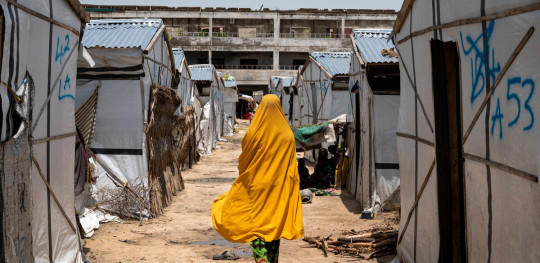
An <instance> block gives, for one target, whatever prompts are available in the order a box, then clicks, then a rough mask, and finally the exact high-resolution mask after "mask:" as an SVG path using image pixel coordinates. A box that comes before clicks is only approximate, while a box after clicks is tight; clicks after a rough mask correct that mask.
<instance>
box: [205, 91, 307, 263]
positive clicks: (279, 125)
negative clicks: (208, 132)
mask: <svg viewBox="0 0 540 263" xmlns="http://www.w3.org/2000/svg"><path fill="white" fill-rule="evenodd" d="M238 163H239V164H238V171H239V176H238V178H236V180H235V181H234V183H233V185H232V187H231V189H230V190H229V191H227V192H226V193H224V194H223V195H221V196H220V197H218V198H217V199H216V200H215V201H214V204H213V205H212V221H213V223H214V228H215V229H216V230H217V232H218V233H219V234H220V235H221V236H223V237H224V238H225V239H227V240H229V241H230V242H236V243H247V242H251V247H252V249H253V251H254V256H255V260H256V261H257V262H277V257H278V253H279V250H278V248H279V240H280V238H285V239H289V240H290V239H297V238H300V237H302V236H303V235H304V226H303V223H302V201H301V199H300V191H299V176H298V168H297V162H296V146H295V141H294V135H293V133H292V131H291V129H290V127H289V124H288V123H287V119H286V118H285V115H284V114H283V110H282V109H281V104H280V102H279V98H278V97H277V96H276V95H266V96H264V97H263V99H262V101H261V103H260V105H259V107H258V108H257V111H256V113H255V116H254V117H253V120H252V122H251V125H250V127H249V128H248V130H247V132H246V135H245V136H244V138H243V139H242V154H241V155H240V157H239V158H238ZM276 247H277V249H276Z"/></svg>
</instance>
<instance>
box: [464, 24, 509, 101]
mask: <svg viewBox="0 0 540 263" xmlns="http://www.w3.org/2000/svg"><path fill="white" fill-rule="evenodd" d="M494 27H495V21H491V22H490V23H489V25H488V27H487V29H486V39H487V41H486V45H485V47H483V41H482V33H480V35H478V36H477V37H476V38H475V39H473V38H472V37H471V36H466V37H465V41H463V35H462V33H461V32H460V33H459V37H460V40H461V48H462V49H463V53H464V54H465V56H469V55H472V56H471V62H470V63H471V79H472V89H471V98H470V100H471V104H473V103H474V102H475V101H476V99H477V98H478V96H480V95H481V94H482V92H483V91H484V87H485V85H486V76H485V74H484V67H485V65H486V64H487V65H488V74H489V76H488V77H490V78H491V80H492V81H491V83H493V82H494V81H495V79H496V78H497V74H498V73H500V72H501V64H500V63H499V62H497V63H495V49H494V48H492V47H491V46H490V42H491V36H492V35H493V29H494ZM464 42H467V44H468V45H469V47H468V48H465V44H464ZM490 51H491V66H490V65H489V64H488V63H487V61H486V59H485V58H486V56H485V55H486V52H487V54H488V55H489V52H490Z"/></svg>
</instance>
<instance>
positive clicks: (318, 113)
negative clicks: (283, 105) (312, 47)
mask: <svg viewBox="0 0 540 263" xmlns="http://www.w3.org/2000/svg"><path fill="white" fill-rule="evenodd" d="M350 61H351V53H349V52H314V53H311V54H310V56H309V60H308V61H307V62H306V64H305V65H304V67H303V68H302V69H301V70H300V71H299V76H298V78H299V81H298V86H297V88H298V96H299V99H300V101H301V102H300V107H301V108H300V111H302V113H301V114H300V113H299V115H300V116H302V118H301V120H300V121H299V124H300V125H305V124H315V123H318V122H322V121H328V120H331V119H334V118H336V117H338V116H340V115H342V114H349V112H348V109H349V107H347V105H349V103H350V102H349V92H348V85H349V67H350ZM295 114H296V113H295Z"/></svg>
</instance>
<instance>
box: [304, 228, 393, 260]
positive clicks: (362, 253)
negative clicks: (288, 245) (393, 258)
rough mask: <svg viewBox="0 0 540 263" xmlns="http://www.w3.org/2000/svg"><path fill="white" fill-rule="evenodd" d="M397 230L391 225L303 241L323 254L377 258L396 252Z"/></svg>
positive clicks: (307, 238) (309, 238) (305, 238)
mask: <svg viewBox="0 0 540 263" xmlns="http://www.w3.org/2000/svg"><path fill="white" fill-rule="evenodd" d="M397 236H398V230H397V229H393V228H391V227H387V228H377V229H371V230H367V231H361V232H356V231H354V230H351V231H346V232H343V236H340V237H338V238H331V236H329V237H322V238H321V237H319V236H316V237H307V236H306V237H304V241H306V242H308V243H310V244H312V245H315V247H317V248H319V249H321V250H322V251H323V253H324V256H325V257H326V256H327V253H328V252H332V253H334V254H340V255H349V256H354V257H359V258H361V259H371V258H377V257H381V256H385V255H390V254H394V253H396V245H397V244H396V243H397Z"/></svg>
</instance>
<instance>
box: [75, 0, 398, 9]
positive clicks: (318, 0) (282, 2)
mask: <svg viewBox="0 0 540 263" xmlns="http://www.w3.org/2000/svg"><path fill="white" fill-rule="evenodd" d="M80 2H81V3H82V4H96V5H99V4H102V5H149V4H150V3H151V5H162V6H200V7H244V8H252V9H258V8H260V7H261V5H263V4H264V7H265V8H270V9H280V10H287V9H299V8H319V9H324V8H327V9H333V8H337V9H345V8H351V9H394V10H399V9H400V8H401V4H402V3H403V0H271V1H269V0H80Z"/></svg>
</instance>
